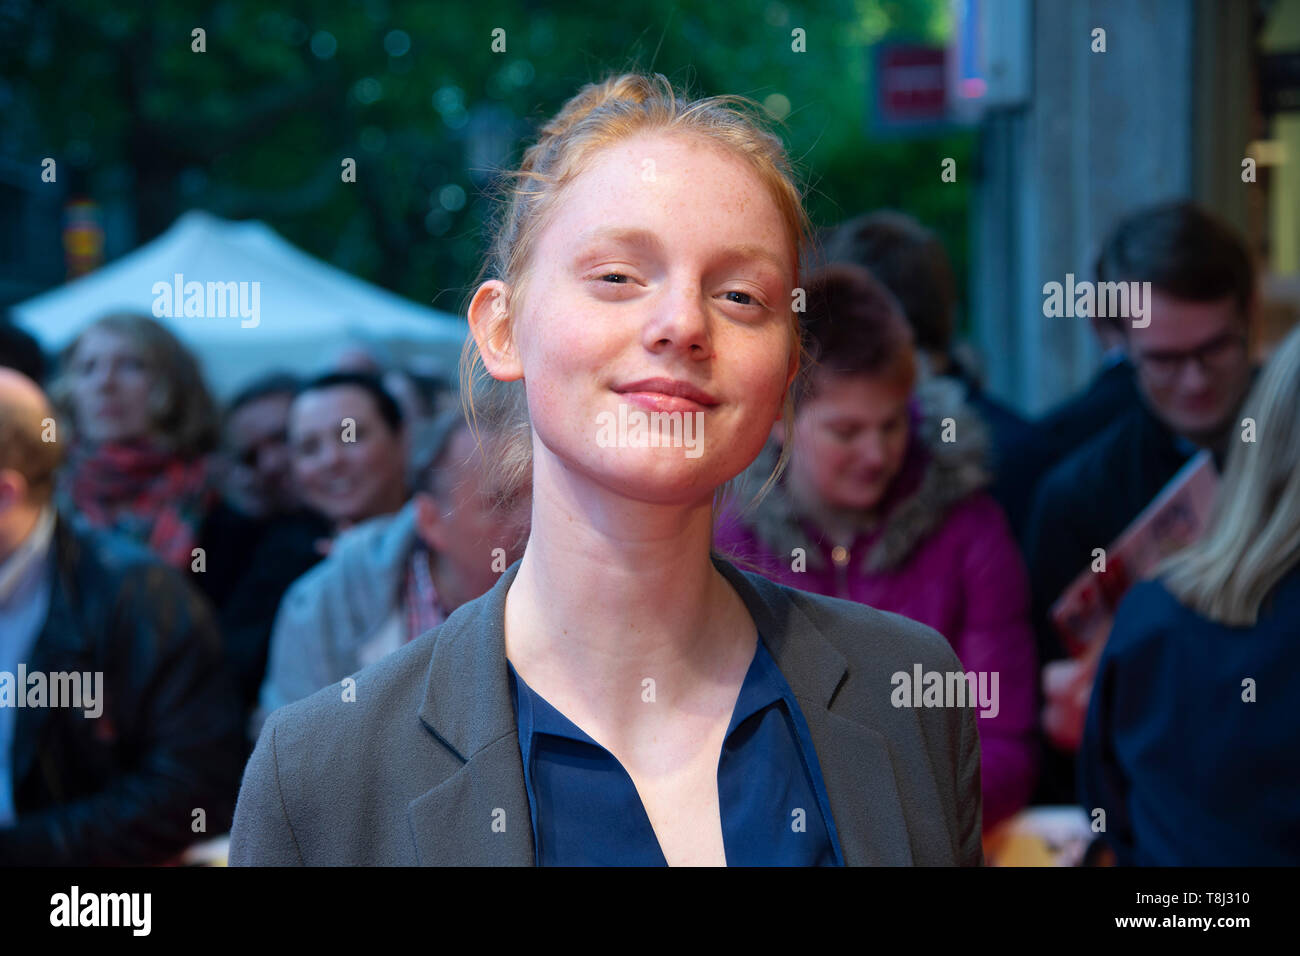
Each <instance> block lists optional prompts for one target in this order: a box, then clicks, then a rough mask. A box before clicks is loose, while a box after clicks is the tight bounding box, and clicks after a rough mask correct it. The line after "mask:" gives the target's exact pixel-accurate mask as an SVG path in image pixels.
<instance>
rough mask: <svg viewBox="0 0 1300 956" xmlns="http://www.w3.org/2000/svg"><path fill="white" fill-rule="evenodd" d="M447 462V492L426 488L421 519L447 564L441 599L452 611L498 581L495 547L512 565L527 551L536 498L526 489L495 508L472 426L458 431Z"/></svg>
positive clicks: (424, 535)
mask: <svg viewBox="0 0 1300 956" xmlns="http://www.w3.org/2000/svg"><path fill="white" fill-rule="evenodd" d="M446 460H447V465H446V466H445V471H444V474H443V487H444V488H445V489H446V491H445V492H444V493H443V494H442V496H441V497H440V498H438V499H435V498H434V497H433V496H432V495H430V494H428V493H426V492H421V493H420V494H418V495H417V496H416V500H417V502H418V505H417V513H416V518H417V530H418V532H419V535H420V539H421V540H422V541H423V542H424V543H425V545H426V546H427V547H428V548H429V549H430V550H432V551H434V552H435V553H436V554H437V555H439V558H440V560H441V561H442V563H443V564H444V565H445V567H446V568H447V571H448V573H447V574H445V575H444V578H445V580H444V581H443V582H442V584H441V585H440V591H439V597H440V598H441V600H442V602H443V604H444V606H445V607H447V608H448V609H449V610H451V609H454V608H456V607H459V606H460V605H461V604H464V603H465V602H466V601H472V600H473V599H474V598H476V597H478V596H479V595H480V594H483V593H484V592H485V591H487V590H488V589H489V588H491V587H492V585H494V584H495V583H496V581H497V578H498V576H499V575H498V573H497V572H496V571H494V570H493V567H492V565H493V560H492V552H493V550H494V549H495V548H501V549H503V550H504V551H505V564H506V566H509V565H511V564H513V563H514V562H515V561H516V560H518V559H519V558H520V557H521V556H522V555H523V553H524V545H525V543H526V542H527V537H528V526H529V522H530V519H531V516H532V498H531V495H530V494H528V493H527V492H524V493H523V494H520V495H518V496H516V497H515V498H514V499H512V500H511V501H510V502H509V504H508V505H506V506H503V507H500V508H496V509H494V508H493V506H492V497H493V496H492V495H491V494H490V493H488V492H487V481H488V477H487V475H486V474H485V469H484V465H483V456H482V454H481V453H480V452H479V450H478V443H477V442H476V441H475V439H474V435H473V433H472V432H470V430H469V429H468V428H461V429H459V430H458V432H457V433H456V436H455V437H454V438H453V439H452V442H451V447H450V448H449V449H448V453H447V455H446ZM443 592H448V593H443Z"/></svg>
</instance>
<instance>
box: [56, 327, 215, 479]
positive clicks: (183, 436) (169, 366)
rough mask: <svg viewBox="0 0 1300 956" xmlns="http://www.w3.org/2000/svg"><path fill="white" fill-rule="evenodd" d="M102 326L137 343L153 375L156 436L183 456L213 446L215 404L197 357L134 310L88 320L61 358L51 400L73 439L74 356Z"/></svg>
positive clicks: (152, 411)
mask: <svg viewBox="0 0 1300 956" xmlns="http://www.w3.org/2000/svg"><path fill="white" fill-rule="evenodd" d="M101 329H102V330H104V331H108V332H112V333H114V334H115V335H120V336H122V337H123V338H125V339H127V340H128V341H129V342H130V343H131V344H132V345H133V346H135V348H136V349H138V350H139V351H140V354H141V357H142V358H143V359H144V361H145V364H146V365H147V366H148V369H149V371H150V372H151V373H152V375H153V379H154V385H153V388H152V389H151V390H150V394H149V418H150V421H151V423H152V425H153V431H154V437H155V438H157V439H158V440H159V441H161V442H162V444H163V446H164V447H165V448H166V449H167V450H168V451H170V452H172V453H173V454H176V455H179V456H180V457H182V458H193V457H196V456H198V455H202V454H206V453H207V452H209V451H212V449H214V448H215V447H216V445H217V436H218V414H217V405H216V403H215V402H214V401H213V399H212V394H211V393H210V392H209V391H208V389H207V386H206V385H205V384H204V382H203V374H202V371H201V369H200V368H199V363H198V361H197V360H196V359H195V358H194V356H193V355H192V354H190V351H189V350H188V349H187V348H185V346H184V345H182V344H181V342H180V340H179V339H177V338H176V336H175V335H173V334H172V333H171V331H170V330H169V329H168V328H167V327H166V326H164V325H162V324H161V323H160V322H157V321H155V320H154V319H153V318H151V317H149V316H147V315H142V314H137V313H133V312H117V313H113V314H112V315H106V316H104V317H103V318H101V319H97V320H96V321H94V322H92V323H91V324H90V325H88V326H87V327H86V328H85V329H83V330H82V331H81V332H80V333H79V334H78V335H77V337H76V338H75V339H73V340H72V343H71V344H70V345H68V346H67V347H66V348H65V349H64V350H63V352H62V354H61V355H60V357H59V374H58V376H57V378H55V380H54V381H53V382H52V383H51V384H50V399H51V401H52V402H53V403H54V404H55V407H56V408H58V409H59V411H60V413H61V414H62V416H64V417H65V418H66V419H67V420H68V421H69V422H71V423H72V432H73V437H74V440H75V437H76V429H77V421H76V416H75V415H74V414H73V408H72V400H71V399H72V379H73V375H74V373H73V371H72V359H73V357H74V356H75V355H76V352H77V347H78V346H79V345H80V344H81V341H82V339H83V338H85V336H86V333H88V332H91V331H93V330H101Z"/></svg>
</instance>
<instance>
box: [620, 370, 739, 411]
mask: <svg viewBox="0 0 1300 956" xmlns="http://www.w3.org/2000/svg"><path fill="white" fill-rule="evenodd" d="M614 391H615V392H617V393H618V394H619V395H622V396H624V397H625V398H626V399H627V400H628V401H629V402H631V403H632V404H634V405H637V406H639V407H641V408H643V409H646V410H647V411H651V412H702V411H705V410H707V409H709V408H712V407H713V406H714V405H717V404H718V400H717V399H716V398H714V397H713V396H712V395H710V394H709V393H708V392H706V391H704V389H702V388H699V387H698V386H696V385H693V384H691V383H690V382H686V381H683V380H680V379H673V378H644V379H639V380H637V381H635V382H628V383H627V384H625V385H619V386H616V387H615V388H614Z"/></svg>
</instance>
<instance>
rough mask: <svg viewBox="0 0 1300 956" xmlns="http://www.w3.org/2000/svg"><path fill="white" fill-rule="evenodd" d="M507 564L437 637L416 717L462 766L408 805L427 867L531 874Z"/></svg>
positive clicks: (513, 569) (513, 568)
mask: <svg viewBox="0 0 1300 956" xmlns="http://www.w3.org/2000/svg"><path fill="white" fill-rule="evenodd" d="M518 571H519V562H518V561H516V562H515V563H514V564H513V565H511V566H510V568H508V569H507V570H506V571H505V572H504V573H503V574H502V575H501V577H500V578H499V579H498V580H497V583H496V584H495V585H493V586H492V589H491V590H490V591H488V592H487V593H486V594H485V595H483V598H482V600H478V601H471V602H470V603H469V604H466V605H463V606H462V607H460V608H457V609H456V611H455V612H453V613H452V615H451V616H450V617H448V618H447V620H446V621H444V622H443V623H442V625H441V626H440V627H439V629H438V638H437V642H436V643H435V644H434V649H433V657H432V660H431V662H430V665H429V676H428V680H427V681H426V684H425V696H424V700H423V702H422V703H421V705H420V709H419V719H420V721H421V722H422V723H423V724H424V726H425V727H426V728H427V729H428V731H429V732H430V733H432V734H433V735H434V736H435V737H437V738H438V740H439V741H440V742H441V743H442V745H443V746H446V747H447V748H449V749H450V750H451V751H452V752H453V753H454V754H455V755H456V756H457V757H459V758H460V759H461V760H463V761H464V762H465V763H464V765H463V766H462V767H461V768H460V769H459V770H457V771H456V772H455V773H453V774H452V775H451V776H450V777H448V778H447V779H445V780H443V781H442V782H441V783H439V784H438V785H436V786H435V787H433V788H432V789H430V790H429V791H427V792H426V793H424V794H423V795H421V796H419V797H417V798H416V799H414V800H412V801H411V803H410V804H409V806H408V808H407V809H408V818H409V821H410V825H411V836H412V839H413V840H414V841H415V846H416V855H417V858H418V859H419V861H420V863H421V864H423V865H427V866H457V865H460V866H464V865H476V866H478V865H481V866H509V865H513V866H532V865H533V864H534V863H535V852H534V848H533V824H532V813H531V810H530V808H529V805H528V793H527V790H526V789H525V785H524V766H523V760H522V758H521V756H520V753H519V734H518V725H517V723H516V720H515V711H514V704H513V703H512V702H511V700H510V683H509V672H508V670H507V668H506V651H505V600H506V593H507V592H508V591H509V590H510V584H511V582H512V581H513V580H514V577H515V575H516V574H517V573H518Z"/></svg>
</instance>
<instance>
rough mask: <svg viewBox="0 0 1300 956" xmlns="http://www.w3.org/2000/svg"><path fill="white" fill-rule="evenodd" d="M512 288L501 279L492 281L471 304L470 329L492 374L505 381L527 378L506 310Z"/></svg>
mask: <svg viewBox="0 0 1300 956" xmlns="http://www.w3.org/2000/svg"><path fill="white" fill-rule="evenodd" d="M509 293H510V287H509V286H508V285H506V284H505V283H504V282H502V281H501V280H500V279H489V280H488V281H487V282H484V283H483V284H482V285H481V286H479V287H478V291H477V292H475V293H474V298H473V299H472V300H471V301H470V304H469V330H470V333H471V334H472V335H473V336H474V341H475V342H476V343H477V344H478V351H479V355H480V356H482V358H483V366H484V367H485V368H486V369H487V370H488V374H489V375H491V376H492V377H493V378H495V379H497V380H498V381H501V382H513V381H515V380H517V379H521V378H523V377H524V369H523V363H521V362H520V361H519V352H518V349H516V347H515V341H514V336H513V335H511V332H510V312H509V309H508V308H507V307H506V303H507V302H508V301H509Z"/></svg>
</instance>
